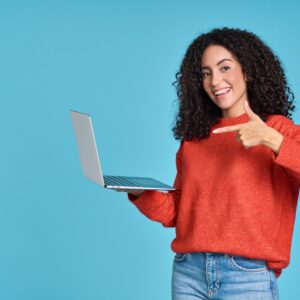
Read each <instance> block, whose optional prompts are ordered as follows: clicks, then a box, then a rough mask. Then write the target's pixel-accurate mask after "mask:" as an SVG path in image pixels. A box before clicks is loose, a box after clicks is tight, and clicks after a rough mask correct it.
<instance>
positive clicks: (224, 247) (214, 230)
mask: <svg viewBox="0 0 300 300" xmlns="http://www.w3.org/2000/svg"><path fill="white" fill-rule="evenodd" d="M248 121H249V118H248V115H247V113H244V114H242V115H240V116H237V117H231V118H225V119H223V118H222V119H220V121H219V122H218V123H217V124H215V125H214V126H213V127H212V128H211V130H213V129H215V128H219V127H223V126H228V125H235V124H241V123H246V122H248ZM266 124H267V125H268V126H270V127H273V128H274V129H276V130H277V131H279V132H280V133H281V134H282V135H283V142H282V145H281V148H280V151H279V154H278V155H276V154H275V153H274V152H273V151H272V150H271V149H270V148H268V147H266V146H264V145H259V146H255V147H251V148H248V149H246V148H244V146H243V145H242V144H241V143H240V142H238V141H237V140H236V139H235V136H236V133H235V132H227V133H222V134H212V133H211V134H210V136H209V137H207V138H205V139H202V140H200V141H196V140H192V141H184V142H183V143H181V145H180V147H179V150H178V151H177V154H176V166H177V175H176V178H175V182H174V187H175V188H176V191H172V192H168V193H164V192H159V191H145V192H144V193H143V194H142V195H141V196H139V198H137V199H136V197H134V196H132V195H130V194H128V198H129V199H130V200H131V201H132V203H133V204H134V205H136V207H137V208H138V209H139V210H140V211H141V212H142V213H143V214H145V215H146V216H147V217H148V218H150V219H151V220H154V221H158V222H160V223H162V225H163V226H165V227H176V237H175V239H174V240H173V241H172V245H171V247H172V249H173V251H175V252H179V253H185V252H220V253H227V254H231V255H239V256H244V257H248V258H256V259H263V260H266V261H267V266H268V267H269V268H270V269H273V270H274V271H275V273H276V276H277V277H279V276H280V274H281V272H282V269H283V268H285V267H287V266H288V265H289V260H290V250H291V242H292V234H293V228H294V222H295V215H296V207H297V201H298V196H299V186H300V126H299V125H295V124H294V123H293V122H292V121H291V120H289V119H288V118H286V117H285V116H282V115H271V116H269V117H268V119H267V120H266Z"/></svg>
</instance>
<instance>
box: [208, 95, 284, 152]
mask: <svg viewBox="0 0 300 300" xmlns="http://www.w3.org/2000/svg"><path fill="white" fill-rule="evenodd" d="M244 105H245V110H246V112H247V114H248V116H249V122H247V123H243V124H238V125H233V126H225V127H222V128H218V129H215V130H213V131H212V132H213V133H224V132H232V131H237V135H236V140H237V141H239V142H241V143H242V144H243V146H244V147H245V148H247V149H248V148H250V147H253V146H257V145H265V146H267V147H269V148H271V149H272V150H273V151H274V152H275V153H276V154H278V153H279V150H280V147H281V144H282V141H283V135H282V134H281V133H279V132H278V131H277V130H275V129H274V128H272V127H270V126H268V125H267V124H266V123H265V122H264V121H263V120H262V119H261V118H260V117H259V116H258V115H257V114H255V113H254V112H253V111H252V109H251V108H250V107H249V104H248V102H247V101H245V103H244Z"/></svg>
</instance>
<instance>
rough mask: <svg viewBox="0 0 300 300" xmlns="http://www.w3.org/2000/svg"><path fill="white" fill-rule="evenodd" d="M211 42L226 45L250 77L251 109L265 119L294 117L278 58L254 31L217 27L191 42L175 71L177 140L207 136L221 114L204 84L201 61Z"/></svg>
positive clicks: (174, 128) (287, 86)
mask: <svg viewBox="0 0 300 300" xmlns="http://www.w3.org/2000/svg"><path fill="white" fill-rule="evenodd" d="M210 45H220V46H223V47H225V48H226V49H227V50H228V51H230V52H231V53H232V54H233V55H234V56H235V58H236V59H237V60H238V62H239V63H240V65H241V67H242V72H243V74H246V77H247V82H246V84H247V92H248V100H249V102H250V106H251V109H252V110H253V111H254V112H255V113H256V114H257V115H259V117H260V118H261V119H262V120H263V121H266V119H267V116H268V115H272V114H279V115H284V116H286V117H288V118H289V119H290V120H292V114H291V113H292V112H293V111H294V110H295V106H294V105H293V101H294V98H295V97H294V94H293V92H292V90H291V88H290V87H289V85H288V84H287V80H286V76H285V73H284V70H283V68H282V66H281V62H280V60H279V58H278V57H277V56H276V55H275V54H274V53H273V51H272V50H271V49H270V48H269V47H268V46H267V45H266V44H265V43H264V42H263V41H262V40H261V39H260V38H259V37H258V36H257V35H255V34H254V33H252V32H249V31H246V30H242V29H234V28H227V27H224V28H215V29H213V30H212V31H210V32H208V33H205V34H202V35H200V36H198V37H197V38H196V39H195V40H194V41H193V42H192V43H191V45H190V46H189V47H188V49H187V51H186V54H185V56H184V58H183V60H182V64H181V66H180V70H179V71H178V72H177V73H176V81H175V82H173V86H175V87H176V92H177V97H178V99H177V100H178V104H179V110H178V113H177V115H176V119H175V121H176V124H175V126H174V127H173V128H172V131H173V134H174V137H175V139H176V140H181V141H183V140H191V139H194V138H197V139H201V138H204V137H207V136H208V135H209V133H210V129H211V127H212V126H213V125H214V124H216V123H217V122H218V121H219V119H220V117H222V110H221V109H220V108H219V107H218V106H217V105H216V104H215V103H213V101H211V100H210V98H209V96H208V95H207V94H206V92H205V91H204V89H203V85H202V72H201V60H202V55H203V52H204V51H205V49H206V48H207V47H208V46H210Z"/></svg>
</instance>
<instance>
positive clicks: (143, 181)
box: [104, 176, 169, 188]
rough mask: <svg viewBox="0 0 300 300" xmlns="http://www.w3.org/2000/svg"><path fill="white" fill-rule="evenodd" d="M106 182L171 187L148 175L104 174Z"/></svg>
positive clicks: (110, 183) (120, 184) (118, 184)
mask: <svg viewBox="0 0 300 300" xmlns="http://www.w3.org/2000/svg"><path fill="white" fill-rule="evenodd" d="M104 182H105V184H107V185H112V186H129V187H130V186H132V187H160V188H163V187H166V188H167V187H169V186H167V185H165V184H163V183H161V182H159V181H156V180H155V179H152V178H147V177H127V176H126V177H125V176H104Z"/></svg>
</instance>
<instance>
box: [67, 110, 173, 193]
mask: <svg viewBox="0 0 300 300" xmlns="http://www.w3.org/2000/svg"><path fill="white" fill-rule="evenodd" d="M70 112H71V119H72V123H73V128H74V132H75V136H76V141H77V146H78V150H79V156H80V161H81V166H82V169H83V174H84V176H85V177H87V178H88V179H90V180H92V181H94V182H95V183H97V184H99V185H100V186H102V187H104V188H108V189H116V190H117V189H122V190H123V189H128V190H133V189H134V190H138V189H140V190H161V191H171V190H175V188H174V187H172V186H169V185H167V184H164V183H162V182H160V181H158V180H155V179H152V178H148V177H127V176H107V175H103V173H102V169H101V164H100V159H99V154H98V150H97V145H96V139H95V136H94V130H93V125H92V118H91V116H90V115H88V114H85V113H81V112H77V111H74V110H71V111H70Z"/></svg>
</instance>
